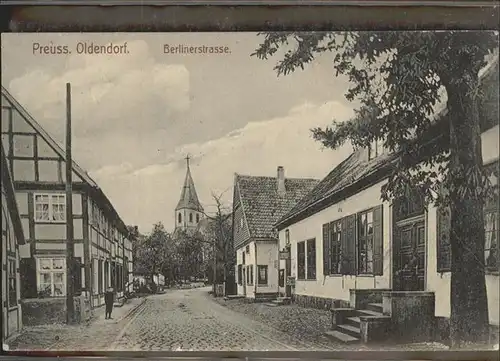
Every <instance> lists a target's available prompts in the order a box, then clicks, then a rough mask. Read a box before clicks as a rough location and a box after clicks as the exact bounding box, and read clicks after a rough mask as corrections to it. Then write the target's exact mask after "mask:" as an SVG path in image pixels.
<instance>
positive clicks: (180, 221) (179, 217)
mask: <svg viewBox="0 0 500 361" xmlns="http://www.w3.org/2000/svg"><path fill="white" fill-rule="evenodd" d="M177 218H178V219H179V223H182V214H180V213H179V216H178V217H177Z"/></svg>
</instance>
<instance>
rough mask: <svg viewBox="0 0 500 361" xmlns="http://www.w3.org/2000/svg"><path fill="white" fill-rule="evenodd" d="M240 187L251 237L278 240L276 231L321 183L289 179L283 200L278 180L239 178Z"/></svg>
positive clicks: (286, 181)
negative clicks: (278, 187)
mask: <svg viewBox="0 0 500 361" xmlns="http://www.w3.org/2000/svg"><path fill="white" fill-rule="evenodd" d="M235 183H236V186H237V187H238V191H239V194H240V200H241V205H242V209H243V212H244V214H245V218H246V221H247V224H248V230H249V232H250V237H252V238H275V237H274V236H273V228H274V224H275V223H276V221H278V220H279V219H280V218H281V217H282V216H283V215H284V214H286V213H287V212H288V211H289V210H290V209H291V208H292V207H293V206H294V205H295V204H296V203H297V202H298V201H299V200H300V199H301V198H303V197H304V196H305V195H306V194H307V193H309V192H310V191H311V190H312V189H313V188H314V186H316V185H317V184H318V183H319V180H317V179H303V178H286V179H285V189H286V192H285V194H284V195H283V196H280V195H278V191H277V180H276V178H275V177H259V176H246V175H239V174H237V175H236V180H235Z"/></svg>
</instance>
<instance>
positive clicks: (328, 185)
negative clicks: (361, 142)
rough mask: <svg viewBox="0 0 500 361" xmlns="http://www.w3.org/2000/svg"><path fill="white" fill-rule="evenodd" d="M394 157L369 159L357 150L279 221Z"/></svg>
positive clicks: (366, 174)
mask: <svg viewBox="0 0 500 361" xmlns="http://www.w3.org/2000/svg"><path fill="white" fill-rule="evenodd" d="M394 159H395V157H394V156H390V155H383V156H379V157H376V158H374V159H372V160H368V159H367V156H366V152H364V151H363V149H359V150H357V151H355V152H354V153H352V154H351V155H350V156H349V157H347V158H346V159H345V160H344V161H343V162H341V163H340V164H339V165H338V166H337V167H335V168H334V169H333V170H332V171H331V172H330V173H329V174H328V175H327V176H326V177H325V178H323V180H322V181H321V182H319V183H318V185H317V186H316V187H314V189H313V190H311V192H309V193H308V194H307V195H306V196H305V197H304V198H302V199H301V200H300V201H299V202H297V204H296V205H295V206H294V207H293V208H292V209H291V210H290V211H289V212H287V213H286V214H285V215H284V216H283V217H282V218H281V219H280V220H279V221H278V222H277V223H278V224H279V223H281V222H282V221H284V220H285V219H288V218H291V217H293V216H295V215H297V214H299V213H301V212H302V211H304V210H305V209H306V208H308V207H310V206H312V205H313V204H315V203H316V202H319V201H321V200H323V199H325V198H328V197H329V196H331V195H334V194H335V193H337V192H339V191H341V190H343V189H344V188H346V187H347V186H349V185H351V184H353V183H355V182H356V181H358V180H360V179H362V178H364V177H366V176H368V175H369V174H371V173H374V172H376V171H377V170H379V169H382V168H383V167H384V166H388V165H390V164H391V162H392V161H393V160H394Z"/></svg>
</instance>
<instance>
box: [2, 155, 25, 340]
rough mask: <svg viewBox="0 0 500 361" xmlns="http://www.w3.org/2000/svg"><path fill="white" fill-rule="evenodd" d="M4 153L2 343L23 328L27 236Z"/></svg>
mask: <svg viewBox="0 0 500 361" xmlns="http://www.w3.org/2000/svg"><path fill="white" fill-rule="evenodd" d="M0 151H1V153H2V154H1V162H2V163H1V168H2V169H1V172H2V328H3V330H2V331H3V332H2V344H4V343H5V340H6V339H7V338H9V337H10V336H12V335H13V334H15V333H16V332H18V331H19V330H20V329H21V328H22V324H23V322H22V310H21V305H20V298H21V286H20V282H21V280H20V276H19V246H20V245H23V244H24V242H25V240H24V233H23V226H22V224H21V218H20V217H19V210H18V207H17V203H16V195H15V191H14V185H13V184H12V178H11V174H10V170H9V167H8V165H7V158H6V157H5V153H4V151H3V147H0Z"/></svg>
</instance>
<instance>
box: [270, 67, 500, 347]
mask: <svg viewBox="0 0 500 361" xmlns="http://www.w3.org/2000/svg"><path fill="white" fill-rule="evenodd" d="M482 90H483V91H484V94H486V95H485V98H484V99H483V102H482V107H481V127H482V134H481V139H482V155H483V165H484V167H485V169H486V171H487V174H489V177H490V181H491V182H492V183H493V184H496V185H498V166H499V137H498V134H499V125H498V123H499V121H498V119H499V116H498V114H499V113H498V62H497V63H496V64H494V65H493V66H492V67H490V68H489V69H488V71H487V72H485V73H484V75H483V76H482ZM436 124H437V125H436V126H435V128H434V129H433V133H434V135H433V138H432V139H431V140H430V142H428V143H429V144H430V145H429V150H430V151H433V150H432V149H435V148H433V147H440V146H441V147H442V146H445V144H447V141H446V139H445V138H443V136H442V134H438V130H439V129H444V130H445V131H446V129H448V128H447V127H446V124H448V123H447V118H446V112H443V114H442V115H441V116H439V117H438V120H437V121H436ZM443 124H444V125H443ZM445 131H443V134H445ZM443 144H444V145H443ZM395 159H396V157H395V155H393V154H388V152H386V151H385V149H383V147H382V146H381V145H380V144H377V143H376V142H374V143H373V144H372V145H371V146H370V147H369V149H358V150H356V151H354V152H353V154H351V155H350V156H349V157H348V158H347V159H346V160H344V161H343V162H342V163H340V164H339V165H338V166H337V167H336V168H335V169H334V170H333V171H332V172H331V173H330V174H329V175H328V176H327V177H326V178H325V179H323V180H322V181H321V182H320V183H319V184H318V186H317V187H316V188H315V189H314V190H313V191H312V192H311V193H310V194H308V195H307V196H306V197H305V198H303V199H302V200H301V201H299V202H298V203H297V205H296V206H295V207H294V208H293V209H292V210H291V211H290V212H289V213H288V214H287V215H285V216H284V217H282V219H281V220H280V221H279V222H278V223H277V229H278V230H279V242H280V246H279V247H280V250H286V249H288V250H289V252H290V255H291V262H290V263H291V264H290V265H289V269H287V265H286V264H285V261H280V269H282V270H284V272H289V273H290V274H291V275H292V277H294V278H295V286H294V289H293V290H292V294H293V296H294V298H295V299H296V300H297V302H299V303H302V304H305V305H317V306H320V307H328V308H329V307H333V308H334V309H337V311H334V314H335V315H337V316H335V317H333V316H332V317H333V318H332V320H334V319H335V320H336V321H333V322H334V323H335V322H336V327H334V329H335V330H336V331H334V333H333V334H332V335H334V336H335V337H336V338H339V339H342V340H346V342H347V341H351V340H355V339H356V338H363V337H364V336H363V332H364V331H366V330H367V329H369V328H370V327H371V326H369V325H370V323H369V322H371V321H370V320H368V319H365V321H363V317H361V320H360V315H363V316H366V315H371V316H372V317H373V316H379V317H380V318H379V319H377V320H376V321H377V322H379V323H380V322H385V319H384V317H388V316H387V315H388V314H390V313H391V305H394V302H396V301H394V300H395V299H396V298H399V299H402V298H404V297H406V298H407V299H408V298H411V299H412V300H414V301H412V302H413V303H414V305H416V304H419V305H421V307H422V308H421V313H420V314H419V313H418V310H417V311H415V310H413V311H411V312H413V313H414V315H417V316H411V317H417V318H416V320H417V319H418V317H421V318H422V319H423V318H425V312H426V311H425V307H427V308H428V309H427V310H428V311H429V312H430V313H431V314H432V317H430V318H429V320H430V321H428V325H427V326H426V327H428V328H429V329H430V328H432V327H433V326H432V325H434V324H433V322H434V321H432V319H436V320H440V321H443V323H444V324H445V325H446V323H447V322H448V319H449V317H450V269H451V258H450V255H451V250H450V244H449V241H448V239H449V232H450V226H449V224H450V220H449V216H448V213H447V212H445V211H444V210H442V209H438V208H437V207H435V206H434V205H428V206H427V207H425V206H424V202H423V201H422V199H421V198H420V197H419V196H418V194H416V193H415V194H411V193H410V194H408V196H407V197H405V198H401V199H398V200H396V201H394V202H385V201H382V200H381V191H382V186H383V185H384V184H386V182H387V177H388V175H389V174H390V172H391V170H392V169H393V165H394V161H395ZM498 202H499V200H498V197H497V198H495V199H488V200H487V201H486V206H485V209H484V217H485V231H486V245H485V246H486V247H485V259H484V260H483V262H484V267H485V272H486V288H487V295H488V308H489V317H490V323H491V324H492V325H495V326H497V327H498V324H499V260H498V251H499V243H498V236H499V228H498V225H499V211H498ZM281 290H282V291H283V292H284V291H285V289H284V288H281ZM366 295H369V297H371V298H372V300H371V301H366V302H367V303H364V304H362V303H363V302H361V301H358V300H360V299H362V298H363V297H365V296H366ZM415 300H418V301H415ZM360 302H361V304H360ZM397 302H399V301H397ZM401 302H403V303H404V301H401ZM410 303H411V302H407V303H405V306H404V307H407V306H408V304H410ZM423 305H426V306H425V307H424V306H423ZM360 307H361V309H362V310H361V311H362V312H361V313H358V314H355V313H353V311H352V310H348V309H349V308H352V309H359V308H360ZM392 307H394V306H392ZM401 307H403V306H401ZM419 307H420V306H419ZM342 308H343V309H344V310H346V311H341V310H340V309H342ZM363 312H364V313H363ZM411 312H409V313H411ZM409 313H408V314H409ZM338 315H340V316H338ZM344 316H345V317H344ZM391 317H393V316H391ZM394 317H396V316H394ZM394 317H393V320H394ZM365 318H366V317H365ZM363 322H365V326H363ZM387 322H392V321H387ZM415 322H416V321H415ZM426 322H427V321H426ZM444 327H445V326H444ZM414 328H415V326H414ZM363 330H364V331H363ZM429 332H432V330H429Z"/></svg>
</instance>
